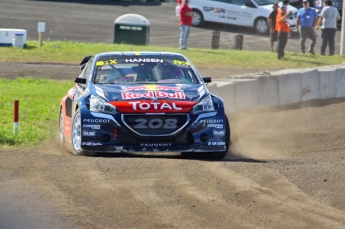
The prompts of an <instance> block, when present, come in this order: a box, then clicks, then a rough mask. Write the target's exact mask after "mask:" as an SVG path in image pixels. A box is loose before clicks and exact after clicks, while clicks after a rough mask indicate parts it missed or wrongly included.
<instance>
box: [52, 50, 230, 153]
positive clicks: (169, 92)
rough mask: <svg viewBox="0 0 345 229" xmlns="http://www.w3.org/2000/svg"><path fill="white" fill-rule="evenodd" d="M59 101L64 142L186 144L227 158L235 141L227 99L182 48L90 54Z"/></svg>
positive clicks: (162, 148)
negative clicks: (213, 90) (213, 88)
mask: <svg viewBox="0 0 345 229" xmlns="http://www.w3.org/2000/svg"><path fill="white" fill-rule="evenodd" d="M80 68H81V69H82V71H81V74H80V75H79V77H77V78H76V79H75V83H76V85H75V86H74V87H73V88H71V89H69V91H68V92H67V94H66V95H65V96H64V97H63V98H62V100H61V105H60V125H59V126H60V128H59V129H60V142H61V143H62V144H67V145H69V146H72V147H68V148H70V149H73V150H72V151H73V152H74V154H76V155H80V154H85V153H90V152H94V153H95V152H107V153H132V152H153V153H154V152H181V153H183V154H186V155H188V154H193V155H194V156H195V155H196V154H197V155H200V157H202V158H208V159H217V160H219V159H222V158H224V157H225V155H226V153H227V151H228V148H229V144H230V126H229V123H228V119H227V116H226V115H225V113H224V103H223V100H222V99H221V98H219V97H217V96H215V95H213V94H211V93H210V92H209V90H208V89H207V87H206V84H205V83H208V82H211V78H201V76H200V75H199V73H198V71H197V70H196V69H195V67H194V66H193V64H192V63H191V62H190V61H189V60H188V59H187V58H186V57H185V56H183V55H181V54H177V53H164V52H109V53H100V54H96V55H93V56H88V57H85V58H84V59H83V61H82V62H81V63H80Z"/></svg>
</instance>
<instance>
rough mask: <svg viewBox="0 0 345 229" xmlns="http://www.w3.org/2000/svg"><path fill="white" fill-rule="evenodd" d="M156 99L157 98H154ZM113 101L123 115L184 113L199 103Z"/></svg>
mask: <svg viewBox="0 0 345 229" xmlns="http://www.w3.org/2000/svg"><path fill="white" fill-rule="evenodd" d="M152 98H155V97H152ZM152 98H151V99H150V100H148V99H146V100H139V101H132V100H122V101H111V102H110V104H112V105H114V106H115V107H116V108H117V109H118V110H119V111H120V112H121V113H157V112H158V113H161V112H164V113H183V112H189V111H190V110H191V109H192V107H193V106H195V104H197V102H195V101H186V100H164V99H161V100H153V99H152Z"/></svg>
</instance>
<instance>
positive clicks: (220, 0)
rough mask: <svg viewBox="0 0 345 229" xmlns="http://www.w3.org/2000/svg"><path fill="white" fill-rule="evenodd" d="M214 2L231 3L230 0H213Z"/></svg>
mask: <svg viewBox="0 0 345 229" xmlns="http://www.w3.org/2000/svg"><path fill="white" fill-rule="evenodd" d="M214 1H215V2H223V3H231V0H214Z"/></svg>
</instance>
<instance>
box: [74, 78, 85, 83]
mask: <svg viewBox="0 0 345 229" xmlns="http://www.w3.org/2000/svg"><path fill="white" fill-rule="evenodd" d="M74 82H75V83H80V84H86V79H85V78H79V77H77V78H75V80H74Z"/></svg>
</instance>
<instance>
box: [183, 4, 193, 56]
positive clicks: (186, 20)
mask: <svg viewBox="0 0 345 229" xmlns="http://www.w3.org/2000/svg"><path fill="white" fill-rule="evenodd" d="M188 3H189V0H184V1H183V4H182V6H181V7H180V29H181V35H180V49H181V50H183V49H187V40H188V37H189V32H190V27H191V26H192V20H193V11H192V9H191V8H190V7H189V6H188Z"/></svg>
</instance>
